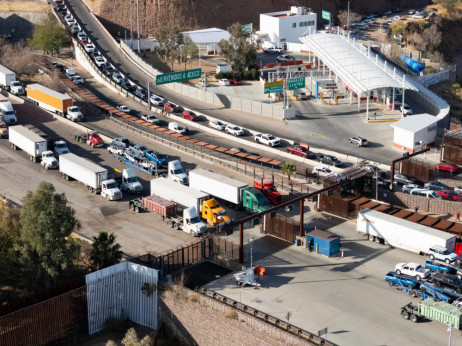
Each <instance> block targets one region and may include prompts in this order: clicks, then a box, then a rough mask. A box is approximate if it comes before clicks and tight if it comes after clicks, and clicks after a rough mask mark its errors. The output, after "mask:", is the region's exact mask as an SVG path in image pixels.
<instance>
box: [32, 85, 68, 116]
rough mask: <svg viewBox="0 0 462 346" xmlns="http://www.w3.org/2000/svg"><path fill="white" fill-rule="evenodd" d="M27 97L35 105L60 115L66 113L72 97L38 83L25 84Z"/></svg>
mask: <svg viewBox="0 0 462 346" xmlns="http://www.w3.org/2000/svg"><path fill="white" fill-rule="evenodd" d="M27 99H28V100H31V101H32V102H33V103H34V104H35V105H37V106H39V107H41V108H43V109H46V110H48V111H50V112H53V113H56V114H59V115H61V116H64V115H66V114H67V109H68V108H69V107H72V98H71V97H70V96H69V95H67V94H61V93H59V92H57V91H54V90H52V89H49V88H47V87H44V86H43V85H40V84H29V85H28V86H27Z"/></svg>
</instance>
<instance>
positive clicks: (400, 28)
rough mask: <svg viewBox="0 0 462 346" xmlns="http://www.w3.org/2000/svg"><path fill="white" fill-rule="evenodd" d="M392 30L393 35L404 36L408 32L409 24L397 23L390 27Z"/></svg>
mask: <svg viewBox="0 0 462 346" xmlns="http://www.w3.org/2000/svg"><path fill="white" fill-rule="evenodd" d="M390 30H391V32H392V34H393V35H404V34H405V33H406V30H407V23H406V22H401V21H396V22H395V23H393V24H391V25H390Z"/></svg>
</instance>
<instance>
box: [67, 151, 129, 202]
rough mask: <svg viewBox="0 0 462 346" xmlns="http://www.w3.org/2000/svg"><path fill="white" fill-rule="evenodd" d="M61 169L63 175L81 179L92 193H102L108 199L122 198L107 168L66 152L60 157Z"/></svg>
mask: <svg viewBox="0 0 462 346" xmlns="http://www.w3.org/2000/svg"><path fill="white" fill-rule="evenodd" d="M59 171H60V173H61V177H62V178H64V179H66V180H70V179H69V178H72V179H75V180H77V181H80V182H81V183H83V184H84V185H85V187H86V188H87V189H88V190H89V191H91V192H92V193H101V196H103V197H106V198H107V199H108V200H111V201H113V200H117V199H121V198H122V192H121V191H120V190H119V188H118V186H117V183H116V181H115V180H114V179H109V177H108V171H107V169H105V168H103V167H101V166H99V165H97V164H96V163H94V162H91V161H89V160H87V159H84V158H82V157H80V156H77V155H74V154H72V153H68V154H64V155H61V156H60V157H59Z"/></svg>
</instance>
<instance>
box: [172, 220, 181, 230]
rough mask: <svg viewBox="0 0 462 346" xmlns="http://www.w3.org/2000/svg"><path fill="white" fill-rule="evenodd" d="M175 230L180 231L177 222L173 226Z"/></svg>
mask: <svg viewBox="0 0 462 346" xmlns="http://www.w3.org/2000/svg"><path fill="white" fill-rule="evenodd" d="M173 228H175V229H176V230H177V231H179V230H180V224H179V223H178V222H175V224H174V225H173Z"/></svg>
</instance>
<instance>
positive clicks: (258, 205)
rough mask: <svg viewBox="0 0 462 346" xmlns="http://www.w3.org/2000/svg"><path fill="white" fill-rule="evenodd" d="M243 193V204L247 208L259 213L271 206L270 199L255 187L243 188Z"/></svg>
mask: <svg viewBox="0 0 462 346" xmlns="http://www.w3.org/2000/svg"><path fill="white" fill-rule="evenodd" d="M242 194H243V196H242V206H243V207H244V208H245V209H246V210H249V211H252V212H255V213H259V212H261V211H265V210H268V209H269V208H271V205H270V203H269V201H268V199H267V198H266V197H265V196H264V195H263V194H262V193H261V192H260V191H259V190H257V189H256V188H254V187H249V188H248V189H246V190H243V191H242Z"/></svg>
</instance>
